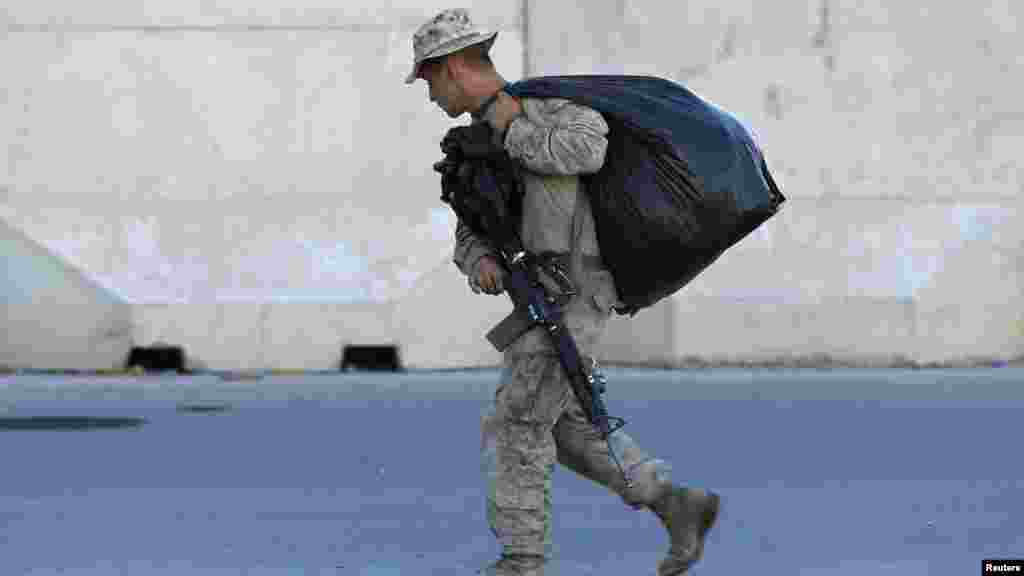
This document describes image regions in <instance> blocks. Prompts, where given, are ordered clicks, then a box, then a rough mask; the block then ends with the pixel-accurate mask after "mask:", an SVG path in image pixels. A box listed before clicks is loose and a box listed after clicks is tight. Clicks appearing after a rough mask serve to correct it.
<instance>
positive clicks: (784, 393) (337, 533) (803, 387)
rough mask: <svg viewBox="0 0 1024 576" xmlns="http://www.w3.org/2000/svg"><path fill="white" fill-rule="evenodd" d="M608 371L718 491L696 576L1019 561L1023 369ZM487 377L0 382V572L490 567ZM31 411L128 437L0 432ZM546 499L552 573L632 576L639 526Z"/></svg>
mask: <svg viewBox="0 0 1024 576" xmlns="http://www.w3.org/2000/svg"><path fill="white" fill-rule="evenodd" d="M606 371H607V373H608V377H609V392H608V394H607V395H606V397H605V400H606V403H607V404H608V407H609V412H610V413H611V414H612V415H613V416H621V417H624V418H625V419H626V420H627V425H626V430H627V431H629V432H630V433H631V434H632V435H633V436H634V437H635V438H637V439H638V440H639V441H640V442H641V444H642V445H643V446H644V447H646V448H648V449H649V450H650V451H652V452H654V453H655V454H656V455H658V456H660V457H663V458H665V459H667V460H669V461H671V462H672V463H673V465H674V467H675V472H674V477H675V478H676V479H677V480H679V481H682V482H686V483H691V484H695V485H699V486H706V487H711V488H713V489H715V490H717V491H719V492H720V493H721V494H722V496H723V498H724V511H723V516H722V518H721V520H720V524H719V526H718V527H717V530H716V531H715V532H713V533H712V535H711V537H710V540H709V543H708V545H707V549H706V556H705V560H704V562H702V563H701V564H700V565H698V567H697V568H696V569H695V570H694V571H693V573H694V574H699V575H700V576H716V575H729V576H738V575H741V574H758V575H779V576H801V575H808V576H810V575H815V576H817V575H822V576H824V575H829V576H832V575H837V576H838V575H844V576H845V575H849V576H864V575H874V574H885V575H888V574H892V575H897V574H898V575H900V576H909V575H914V576H918V575H920V576H925V575H928V576H945V575H948V576H964V575H972V574H978V573H980V566H981V561H982V559H984V558H990V557H996V558H1000V557H1003V558H1005V557H1016V558H1020V557H1024V456H1022V454H1024V450H1022V449H1021V447H1020V445H1021V437H1022V432H1024V429H1022V424H1024V369H1021V368H1016V367H1007V368H1001V369H975V370H967V369H963V370H811V369H805V370H784V369H770V370H740V369H717V370H679V371H660V370H636V369H629V370H627V369H607V370H606ZM497 377H498V374H497V372H496V371H493V370H488V371H472V372H432V373H413V372H410V373H400V374H387V373H345V374H337V375H324V374H319V375H297V376H287V377H286V376H274V377H266V378H263V379H258V380H242V381H224V380H222V379H220V378H217V377H215V376H212V375H200V376H174V375H160V376H145V377H97V376H92V377H84V376H83V377H75V376H70V377H69V376H46V375H11V376H0V576H13V575H29V574H31V575H38V576H42V575H51V574H66V575H83V576H85V575H131V576H150V575H157V574H160V575H220V574H224V575H234V574H244V575H253V576H255V575H264V574H266V575H289V576H291V575H296V576H297V575H325V574H329V575H353V576H356V575H359V576H391V575H398V574H402V575H405V576H419V575H435V574H436V575H451V576H458V575H462V574H466V575H470V574H475V573H476V571H477V570H478V569H479V568H481V567H483V566H484V565H486V564H487V563H488V562H489V561H491V560H493V559H494V558H496V557H497V554H498V547H497V545H496V543H495V542H494V540H493V537H492V536H491V534H490V532H489V530H488V528H487V525H486V521H485V517H484V500H483V497H484V492H483V490H484V485H483V478H482V475H481V471H480V461H479V457H478V453H479V444H480V433H479V418H480V414H481V412H482V411H483V409H484V408H485V406H486V404H487V403H488V402H489V401H490V397H491V395H492V393H493V390H494V386H495V384H496V382H497ZM185 404H188V405H191V406H192V407H193V408H197V407H198V408H202V407H206V408H207V410H205V411H204V410H191V411H190V410H187V409H184V406H183V405H185ZM218 405H222V407H223V408H225V409H223V410H216V409H215V408H216V407H217V406H218ZM211 408H212V409H211ZM41 416H48V417H85V416H88V417H93V418H114V417H118V418H142V419H144V422H143V423H142V424H141V425H139V426H125V427H120V428H111V429H92V430H77V431H69V430H64V431H52V430H26V429H18V428H19V427H22V428H23V427H24V426H25V425H26V423H31V422H33V421H32V420H29V418H31V417H41ZM554 484H555V488H554V491H555V494H554V502H555V527H554V539H555V542H556V546H557V549H556V555H557V556H556V559H555V562H554V564H553V569H552V570H550V571H549V575H555V574H557V575H559V576H568V575H581V576H582V575H586V574H593V575H601V574H608V575H612V574H614V575H624V574H638V575H640V574H653V573H654V566H655V564H656V562H657V560H658V559H659V558H660V557H661V556H662V555H663V553H664V552H665V549H666V548H667V538H666V536H665V534H664V533H663V531H662V529H661V527H660V525H659V524H658V522H657V520H656V519H655V518H654V516H653V515H651V514H650V513H647V512H636V511H632V510H629V509H627V508H626V507H625V506H624V505H623V504H622V503H621V501H620V500H619V499H618V498H617V497H615V496H613V495H611V494H610V493H607V492H606V491H605V490H604V489H602V488H600V487H598V486H596V485H593V484H590V483H589V482H588V481H586V480H583V479H581V478H579V477H576V476H575V475H573V474H572V473H571V472H568V471H566V470H563V469H558V470H557V472H556V475H555V480H554Z"/></svg>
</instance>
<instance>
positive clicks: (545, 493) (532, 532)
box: [481, 355, 571, 576]
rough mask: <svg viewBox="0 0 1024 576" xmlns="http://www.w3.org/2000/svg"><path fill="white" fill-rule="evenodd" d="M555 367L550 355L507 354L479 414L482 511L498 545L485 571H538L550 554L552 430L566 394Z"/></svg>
mask: <svg viewBox="0 0 1024 576" xmlns="http://www.w3.org/2000/svg"><path fill="white" fill-rule="evenodd" d="M560 373H561V367H560V365H559V363H558V358H557V357H554V356H550V355H524V356H520V357H518V358H511V359H509V360H507V361H506V363H505V366H504V369H503V371H502V376H501V380H500V382H499V385H498V390H497V392H496V393H495V399H494V403H493V405H492V406H491V409H490V410H489V412H488V413H487V414H486V415H485V416H484V418H483V422H482V430H483V439H482V440H483V442H482V446H481V449H482V452H483V464H484V472H485V475H486V478H487V480H488V497H487V518H488V522H489V524H490V526H491V531H492V532H493V533H494V535H495V537H496V538H497V539H498V542H499V543H500V544H501V546H502V550H503V558H502V560H501V561H499V562H498V564H496V565H494V566H492V567H491V568H490V569H489V570H490V572H487V574H495V575H500V576H504V575H509V576H512V575H515V576H519V575H529V576H540V575H542V574H543V565H544V563H545V561H546V560H547V559H548V558H550V556H551V553H552V550H551V544H552V543H551V475H552V473H553V472H554V465H555V462H556V446H555V439H554V436H553V435H552V430H553V427H554V423H555V422H556V421H557V420H558V416H559V414H560V412H561V411H562V410H563V409H564V407H565V406H566V404H567V402H568V399H569V394H571V391H570V390H568V389H566V388H564V384H565V382H564V381H560V380H558V375H559V374H560Z"/></svg>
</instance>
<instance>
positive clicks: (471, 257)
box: [452, 220, 497, 285]
mask: <svg viewBox="0 0 1024 576" xmlns="http://www.w3.org/2000/svg"><path fill="white" fill-rule="evenodd" d="M496 254H497V251H496V250H495V249H494V248H492V247H491V245H490V244H489V243H488V242H487V241H486V240H484V239H483V238H480V237H478V236H476V235H475V234H473V232H472V230H470V229H469V226H466V225H465V224H463V223H462V220H459V222H458V225H457V226H456V228H455V251H454V254H453V256H452V261H453V262H454V263H455V266H456V267H457V268H458V269H459V270H460V271H461V272H462V273H463V274H465V275H466V276H467V277H468V278H469V281H470V285H472V284H473V283H474V282H475V281H476V264H477V262H478V261H479V260H480V258H481V257H482V256H487V255H491V256H494V255H496Z"/></svg>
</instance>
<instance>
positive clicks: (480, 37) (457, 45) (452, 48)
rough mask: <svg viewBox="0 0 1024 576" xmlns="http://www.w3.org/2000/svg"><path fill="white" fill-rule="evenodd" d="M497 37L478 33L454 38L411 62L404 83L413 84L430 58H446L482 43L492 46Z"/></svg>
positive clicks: (486, 33) (494, 33) (493, 34)
mask: <svg viewBox="0 0 1024 576" xmlns="http://www.w3.org/2000/svg"><path fill="white" fill-rule="evenodd" d="M497 36H498V33H497V32H478V33H476V34H473V35H471V36H465V37H463V38H456V39H455V40H452V41H451V42H447V43H445V44H442V45H440V46H438V47H437V48H435V49H434V50H433V51H432V52H430V53H429V54H425V55H424V56H422V57H420V58H418V59H416V61H415V62H413V65H412V72H410V73H409V75H408V76H406V78H405V83H406V84H412V83H413V82H415V81H416V78H418V77H419V75H420V66H422V65H423V62H425V61H426V60H430V59H432V58H440V57H441V56H447V55H449V54H452V53H454V52H458V51H459V50H462V49H463V48H469V47H470V46H473V45H475V44H481V43H484V42H489V43H491V44H493V43H494V39H495V38H497Z"/></svg>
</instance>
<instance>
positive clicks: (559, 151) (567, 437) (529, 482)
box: [454, 98, 669, 574]
mask: <svg viewBox="0 0 1024 576" xmlns="http://www.w3.org/2000/svg"><path fill="white" fill-rule="evenodd" d="M521 104H522V107H523V112H524V114H523V115H522V116H520V117H518V118H516V119H515V120H514V121H513V122H512V123H511V124H510V125H509V127H508V130H507V131H506V134H505V135H504V145H505V147H506V149H507V150H508V152H509V154H510V155H511V156H513V157H514V158H517V159H519V160H520V161H521V162H522V163H523V165H524V167H525V168H527V170H528V171H527V172H526V173H525V175H524V180H525V182H524V183H525V197H524V199H523V220H522V224H521V229H520V234H521V237H522V241H523V244H524V246H525V248H526V249H527V250H529V251H530V252H532V253H542V252H547V251H552V252H557V253H563V254H564V253H568V254H570V255H571V262H572V266H571V268H570V278H571V279H572V281H573V283H574V285H575V287H576V288H577V290H578V294H577V296H575V297H574V298H573V300H572V301H571V302H570V303H569V304H568V305H567V308H566V313H565V320H566V325H567V326H568V328H569V331H570V333H571V334H572V335H573V337H574V338H575V340H576V342H577V344H578V346H579V349H580V354H581V355H583V356H584V357H592V355H593V351H594V348H595V346H596V345H597V343H598V340H599V338H600V336H601V334H602V332H603V331H604V328H605V325H606V323H607V321H608V319H609V317H610V316H611V314H612V307H613V306H614V305H616V304H617V302H618V296H617V293H616V290H615V285H614V282H613V280H612V276H611V273H610V272H609V271H608V270H607V269H606V268H604V266H603V265H602V264H601V260H600V251H599V249H598V244H597V236H596V233H595V229H594V220H593V215H592V214H591V211H590V204H589V201H588V200H587V197H586V195H585V194H584V193H583V191H582V187H581V182H580V178H579V174H586V173H592V172H596V171H597V170H598V169H599V168H600V167H601V165H602V164H603V162H604V153H605V147H606V141H605V138H604V137H605V135H606V134H607V132H608V126H607V124H606V123H605V121H604V119H603V118H602V117H601V115H600V114H599V113H597V112H596V111H594V110H591V109H589V108H585V107H582V106H578V105H576V104H573V103H570V102H568V101H565V100H558V99H548V100H535V99H529V98H526V99H522V100H521ZM475 120H476V121H483V120H484V119H482V118H476V119H475ZM491 252H492V250H491V247H490V246H489V245H488V244H487V242H486V241H484V240H483V239H480V238H477V237H475V236H474V235H473V234H472V233H471V232H470V231H469V230H468V229H467V228H466V227H465V226H463V225H462V224H461V223H460V224H459V226H458V228H457V232H456V246H455V252H454V262H455V264H456V266H458V268H459V269H460V270H461V271H462V272H463V273H464V274H466V275H467V277H468V279H469V282H470V285H471V286H472V287H473V288H474V291H479V287H477V286H475V285H474V284H475V279H476V277H477V274H476V271H477V270H476V268H477V263H478V262H479V259H480V257H481V256H484V255H486V254H488V253H491ZM482 431H483V439H482V446H481V448H482V451H483V456H484V458H483V460H484V467H485V473H486V475H487V478H488V480H489V493H488V500H487V516H488V520H489V522H490V525H491V529H492V531H493V532H494V534H495V535H496V536H497V538H498V540H499V541H500V543H501V544H502V546H503V548H504V551H505V553H506V554H510V555H511V554H521V555H532V556H545V557H549V556H550V555H551V552H552V550H551V474H552V472H553V469H554V464H555V462H556V461H557V462H559V463H560V464H562V465H563V466H566V467H568V468H570V469H571V470H573V471H574V472H576V473H578V474H580V475H582V476H584V477H585V478H589V479H591V480H593V481H595V482H598V483H600V484H602V485H604V486H606V487H608V488H609V489H610V490H612V491H613V492H615V493H617V494H619V495H620V496H621V497H622V498H623V500H624V501H625V502H626V503H627V504H630V505H632V506H634V507H637V508H639V507H641V506H643V505H646V504H650V503H651V502H653V501H654V499H655V498H656V497H657V495H658V491H659V488H660V487H661V486H663V485H666V484H667V483H668V477H667V476H668V472H669V466H668V465H667V463H665V462H664V461H662V460H656V459H653V458H651V457H650V455H648V454H647V453H645V452H644V451H643V450H641V449H640V448H639V447H638V446H637V445H636V443H635V442H633V440H632V439H631V438H630V437H629V436H628V435H627V434H625V433H624V432H622V431H619V432H617V433H616V434H615V436H614V438H615V441H616V442H617V444H618V446H617V449H616V450H617V452H618V454H619V455H620V457H621V458H622V463H623V466H624V467H627V468H628V469H632V473H633V477H634V479H635V482H634V483H635V485H634V487H633V488H632V489H631V490H628V491H627V490H625V488H624V485H623V481H622V475H621V472H620V471H619V469H618V468H617V467H616V466H615V463H614V462H613V460H612V459H611V458H610V456H609V454H608V446H607V444H606V443H605V441H604V440H602V439H601V437H600V434H599V432H598V431H597V430H596V429H595V428H594V427H593V426H592V425H591V424H590V422H589V421H588V420H587V419H586V416H585V415H584V413H583V409H582V407H581V405H580V403H579V401H578V400H577V398H576V396H575V395H574V394H573V392H572V388H571V387H570V384H569V381H568V378H567V376H566V374H565V372H564V370H563V369H562V366H561V364H560V363H559V360H558V355H557V353H556V351H555V348H554V347H553V345H552V344H551V342H550V340H549V338H548V336H547V335H546V334H545V333H544V331H543V330H542V329H541V328H539V327H538V328H534V329H533V330H531V331H529V332H527V333H526V334H524V335H523V336H521V337H520V338H519V339H518V340H516V341H515V342H514V343H513V344H512V345H511V346H510V347H509V348H507V349H506V350H505V351H504V353H503V370H502V374H501V380H500V382H499V386H498V389H497V392H496V394H495V398H494V402H493V405H492V406H491V407H490V410H489V412H488V413H487V414H485V415H484V417H483V422H482ZM510 573H512V572H510ZM523 573H526V572H523ZM530 574H540V572H538V571H534V572H530Z"/></svg>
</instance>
